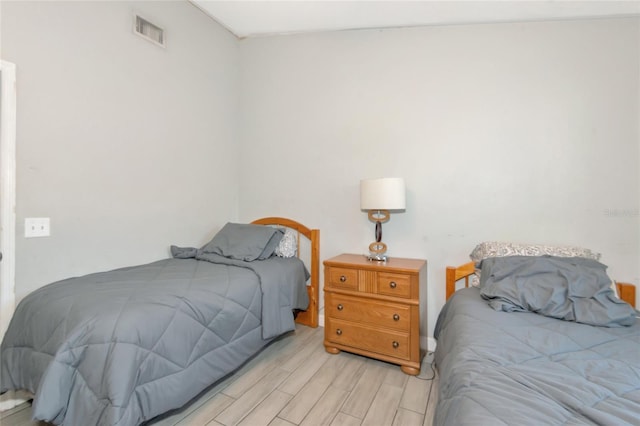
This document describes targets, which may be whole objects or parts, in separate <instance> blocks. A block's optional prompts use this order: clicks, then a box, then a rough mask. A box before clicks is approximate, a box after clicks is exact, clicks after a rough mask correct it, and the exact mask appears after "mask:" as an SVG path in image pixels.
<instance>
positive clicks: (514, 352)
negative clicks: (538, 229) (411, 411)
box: [433, 243, 640, 426]
mask: <svg viewBox="0 0 640 426" xmlns="http://www.w3.org/2000/svg"><path fill="white" fill-rule="evenodd" d="M471 257H472V259H473V262H470V263H466V264H464V265H462V266H459V267H449V268H447V299H448V302H447V303H446V305H445V307H444V308H443V310H442V312H441V313H440V316H439V318H438V323H437V324H436V329H435V338H436V340H437V348H436V352H435V362H436V366H437V368H438V372H439V377H440V381H439V383H440V385H439V388H440V394H439V399H438V405H437V407H436V412H435V418H434V423H433V424H434V425H439V426H443V425H452V426H453V425H455V426H464V425H515V424H517V425H536V426H537V425H585V424H589V425H592V424H593V425H607V426H609V425H611V426H613V425H639V424H640V320H638V319H637V317H636V316H637V315H638V312H637V311H634V309H633V308H632V307H631V306H634V305H635V287H634V286H632V285H630V284H620V283H618V284H616V285H615V286H613V285H612V284H611V282H610V280H609V279H608V278H607V276H606V273H605V269H606V267H605V266H604V265H602V264H600V263H599V262H598V260H597V259H598V258H599V255H597V254H595V253H592V252H590V251H584V250H573V249H567V248H562V249H561V250H558V249H557V248H549V247H540V246H520V247H514V245H500V244H498V243H485V244H481V245H479V246H478V247H476V250H474V252H473V253H472V256H471ZM476 274H479V283H476V284H477V285H469V284H470V282H471V281H474V280H477V279H478V277H477V275H476ZM460 280H464V281H465V288H462V289H459V290H458V291H455V290H456V282H457V281H460ZM616 291H617V292H618V294H619V298H618V297H617V296H616V295H615V293H616ZM620 298H621V299H624V300H626V301H627V302H628V304H627V303H624V302H623V301H620Z"/></svg>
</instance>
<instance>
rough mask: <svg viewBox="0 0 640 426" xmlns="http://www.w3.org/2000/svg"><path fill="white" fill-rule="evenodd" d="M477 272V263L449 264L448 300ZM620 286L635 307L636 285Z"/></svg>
mask: <svg viewBox="0 0 640 426" xmlns="http://www.w3.org/2000/svg"><path fill="white" fill-rule="evenodd" d="M474 272H475V265H474V263H473V262H469V263H465V264H463V265H460V266H447V276H446V285H447V292H446V295H447V300H449V298H450V297H451V296H452V295H453V293H455V291H456V283H457V282H458V281H460V280H462V279H464V286H465V287H469V276H470V275H472V274H473V273H474ZM616 287H617V288H618V295H619V296H620V299H622V300H624V301H625V302H627V303H628V304H630V305H631V306H633V307H634V308H635V307H636V286H634V285H633V284H629V283H619V282H616Z"/></svg>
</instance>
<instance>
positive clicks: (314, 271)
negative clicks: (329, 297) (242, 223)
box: [251, 217, 320, 328]
mask: <svg viewBox="0 0 640 426" xmlns="http://www.w3.org/2000/svg"><path fill="white" fill-rule="evenodd" d="M251 223H253V224H255V225H277V226H284V227H287V228H291V229H293V230H295V231H297V232H298V238H297V241H298V250H297V253H298V256H300V235H303V236H304V237H306V238H307V239H308V240H309V242H310V244H311V254H310V256H311V260H310V262H309V263H310V268H311V271H310V274H311V278H310V280H309V285H308V286H307V293H308V294H309V307H308V308H307V310H306V311H301V312H300V313H298V315H297V316H296V322H297V323H299V324H303V325H306V326H309V327H314V328H315V327H317V326H318V303H319V297H320V230H319V229H311V228H308V227H306V226H305V225H303V224H301V223H299V222H296V221H295V220H292V219H286V218H284V217H264V218H262V219H256V220H254V221H253V222H251Z"/></svg>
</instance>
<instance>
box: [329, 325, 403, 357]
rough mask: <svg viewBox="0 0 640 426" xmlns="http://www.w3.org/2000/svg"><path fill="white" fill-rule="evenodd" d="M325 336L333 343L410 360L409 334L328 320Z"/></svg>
mask: <svg viewBox="0 0 640 426" xmlns="http://www.w3.org/2000/svg"><path fill="white" fill-rule="evenodd" d="M325 326H326V327H327V329H326V331H325V336H326V338H327V339H328V340H330V341H331V342H333V343H336V344H340V345H345V346H351V347H354V348H358V349H364V350H367V351H371V352H376V353H379V354H383V355H390V356H393V357H395V358H402V359H409V334H407V333H402V332H394V331H390V330H389V331H387V330H381V329H376V328H371V327H366V326H363V325H358V324H354V323H350V322H347V321H341V320H337V319H332V318H328V319H327V324H326V325H325Z"/></svg>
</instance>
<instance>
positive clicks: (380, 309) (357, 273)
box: [324, 254, 427, 375]
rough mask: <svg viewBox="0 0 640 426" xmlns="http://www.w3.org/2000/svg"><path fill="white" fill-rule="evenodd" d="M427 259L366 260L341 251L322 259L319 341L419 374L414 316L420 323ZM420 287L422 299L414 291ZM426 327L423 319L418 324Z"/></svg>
mask: <svg viewBox="0 0 640 426" xmlns="http://www.w3.org/2000/svg"><path fill="white" fill-rule="evenodd" d="M426 280H427V262H426V260H421V259H402V258H390V259H389V260H387V261H386V262H371V261H369V260H367V258H366V257H365V256H363V255H357V254H342V255H340V256H337V257H334V258H331V259H328V260H325V261H324V302H325V305H324V306H325V307H324V312H325V328H324V346H325V349H326V350H327V352H329V353H332V354H337V353H339V352H340V350H344V351H347V352H353V353H357V354H360V355H365V356H368V357H371V358H376V359H380V360H383V361H387V362H391V363H394V364H399V365H400V368H401V369H402V371H404V372H405V373H407V374H411V375H417V374H419V373H420V361H421V360H422V353H421V351H420V316H421V315H422V317H423V319H424V320H425V323H426V318H427V312H426V290H427V288H426ZM421 292H422V298H420V293H421ZM423 326H424V327H425V328H426V324H423Z"/></svg>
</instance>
